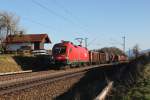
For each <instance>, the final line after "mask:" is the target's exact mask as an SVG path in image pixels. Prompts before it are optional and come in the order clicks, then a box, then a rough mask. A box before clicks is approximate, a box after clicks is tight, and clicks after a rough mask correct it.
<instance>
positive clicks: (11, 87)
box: [0, 62, 127, 95]
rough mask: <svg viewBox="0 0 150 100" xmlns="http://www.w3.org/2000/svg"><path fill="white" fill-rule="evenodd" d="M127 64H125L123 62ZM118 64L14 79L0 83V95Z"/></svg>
mask: <svg viewBox="0 0 150 100" xmlns="http://www.w3.org/2000/svg"><path fill="white" fill-rule="evenodd" d="M124 63H127V62H124ZM117 64H119V63H113V64H102V65H97V66H90V67H83V68H77V69H76V70H65V71H64V70H63V71H59V72H54V73H46V74H35V75H33V76H31V75H29V76H28V77H21V78H15V79H12V80H6V81H1V82H0V95H5V94H9V93H12V92H16V91H20V90H24V89H27V88H31V87H34V86H38V85H41V84H46V83H53V82H56V81H59V80H64V79H67V78H73V77H77V76H84V75H85V73H86V72H88V71H89V70H91V69H94V68H97V67H107V66H108V67H110V66H111V65H117Z"/></svg>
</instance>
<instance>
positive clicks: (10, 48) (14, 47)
mask: <svg viewBox="0 0 150 100" xmlns="http://www.w3.org/2000/svg"><path fill="white" fill-rule="evenodd" d="M21 46H31V48H32V50H34V44H33V43H15V44H8V45H7V47H6V50H7V51H17V49H20V47H21Z"/></svg>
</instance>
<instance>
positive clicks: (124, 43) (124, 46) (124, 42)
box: [122, 36, 126, 52]
mask: <svg viewBox="0 0 150 100" xmlns="http://www.w3.org/2000/svg"><path fill="white" fill-rule="evenodd" d="M122 39H123V44H122V45H123V51H124V52H125V49H126V37H125V36H123V37H122Z"/></svg>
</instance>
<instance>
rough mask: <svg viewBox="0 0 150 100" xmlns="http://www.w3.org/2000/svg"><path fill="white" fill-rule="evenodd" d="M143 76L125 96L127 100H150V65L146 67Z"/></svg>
mask: <svg viewBox="0 0 150 100" xmlns="http://www.w3.org/2000/svg"><path fill="white" fill-rule="evenodd" d="M144 67H145V69H144V71H143V76H142V77H141V78H139V79H138V81H137V83H136V84H135V86H134V87H133V88H131V89H130V90H129V92H128V93H127V95H126V96H125V99H126V100H150V64H148V65H146V66H144Z"/></svg>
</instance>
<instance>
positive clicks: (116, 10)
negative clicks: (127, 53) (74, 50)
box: [0, 0, 150, 50]
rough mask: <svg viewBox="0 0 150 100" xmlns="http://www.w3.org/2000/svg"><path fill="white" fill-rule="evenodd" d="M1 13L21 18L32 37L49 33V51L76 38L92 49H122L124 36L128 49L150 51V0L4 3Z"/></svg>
mask: <svg viewBox="0 0 150 100" xmlns="http://www.w3.org/2000/svg"><path fill="white" fill-rule="evenodd" d="M0 11H7V12H12V13H14V14H16V15H17V16H19V17H20V23H19V26H20V27H21V28H23V29H25V30H26V33H28V34H34V33H35V34H38V33H47V34H48V36H49V38H50V39H51V41H52V44H48V45H46V48H47V49H51V48H52V46H53V45H54V44H55V43H58V42H60V41H61V40H66V41H72V42H74V43H75V44H78V42H77V40H75V38H88V41H87V44H88V48H89V49H98V48H103V47H111V46H116V47H118V48H120V49H122V44H123V39H122V37H123V36H125V37H126V50H128V49H129V48H133V46H134V45H135V44H138V45H139V47H140V49H141V50H144V49H149V43H150V39H149V38H150V0H1V3H0Z"/></svg>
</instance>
